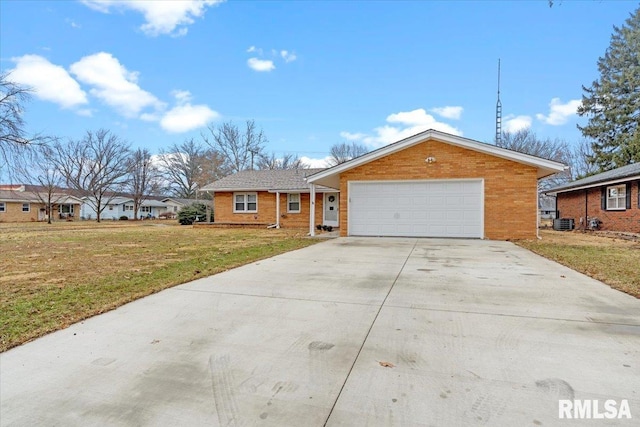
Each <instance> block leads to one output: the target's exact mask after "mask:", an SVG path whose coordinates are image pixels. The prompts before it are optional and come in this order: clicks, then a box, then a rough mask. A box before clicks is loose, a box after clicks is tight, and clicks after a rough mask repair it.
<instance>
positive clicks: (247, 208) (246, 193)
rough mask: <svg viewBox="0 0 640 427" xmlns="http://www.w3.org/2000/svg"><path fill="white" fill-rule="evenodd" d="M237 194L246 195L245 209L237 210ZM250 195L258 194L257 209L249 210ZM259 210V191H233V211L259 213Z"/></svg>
mask: <svg viewBox="0 0 640 427" xmlns="http://www.w3.org/2000/svg"><path fill="white" fill-rule="evenodd" d="M236 195H238V196H239V195H243V196H244V202H243V203H244V207H245V210H241V211H239V210H236ZM249 195H253V196H256V209H255V210H249ZM257 212H258V193H256V192H255V191H236V192H234V193H233V213H257Z"/></svg>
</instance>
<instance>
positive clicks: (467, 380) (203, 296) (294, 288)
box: [0, 238, 640, 426]
mask: <svg viewBox="0 0 640 427" xmlns="http://www.w3.org/2000/svg"><path fill="white" fill-rule="evenodd" d="M612 268H615V266H612ZM383 365H387V366H383ZM559 399H598V400H599V401H601V402H604V400H607V399H614V400H616V401H617V403H618V405H620V402H621V401H622V400H623V399H626V400H627V401H628V404H629V406H630V410H631V413H632V416H633V419H632V420H628V419H620V420H617V419H616V420H592V421H589V425H599V424H600V423H602V422H604V421H606V422H607V423H608V424H607V425H625V426H626V425H633V424H634V423H637V422H638V420H640V300H637V299H635V298H633V297H630V296H628V295H625V294H622V293H620V292H617V291H614V290H611V289H610V288H609V287H607V286H605V285H603V284H601V283H599V282H597V281H595V280H592V279H590V278H588V277H585V276H583V275H581V274H578V273H576V272H573V271H572V270H569V269H567V268H565V267H562V266H560V265H558V264H555V263H553V262H550V261H547V260H545V259H543V258H541V257H538V256H536V255H534V254H532V253H530V252H528V251H526V250H524V249H521V248H519V247H516V246H514V245H513V244H511V243H508V242H495V241H480V240H440V239H375V238H341V239H335V240H330V241H326V242H322V243H319V244H317V245H315V246H312V247H309V248H306V249H301V250H298V251H294V252H290V253H287V254H284V255H280V256H277V257H275V258H271V259H267V260H264V261H260V262H257V263H254V264H251V265H247V266H245V267H241V268H237V269H235V270H231V271H228V272H226V273H222V274H218V275H216V276H212V277H209V278H206V279H202V280H198V281H195V282H191V283H187V284H185V285H182V286H177V287H175V288H172V289H169V290H166V291H164V292H161V293H159V294H156V295H152V296H150V297H147V298H144V299H142V300H139V301H136V302H133V303H131V304H127V305H126V306H123V307H121V308H119V309H117V310H115V311H112V312H109V313H106V314H103V315H100V316H97V317H94V318H92V319H89V320H87V321H85V322H81V323H79V324H76V325H74V326H72V327H70V328H68V329H65V330H62V331H59V332H56V333H53V334H50V335H48V336H46V337H43V338H41V339H38V340H36V341H34V342H31V343H28V344H26V345H23V346H21V347H19V348H15V349H13V350H10V351H8V352H6V353H4V354H2V355H0V403H1V407H0V424H1V425H2V426H10V425H25V426H27V425H28V426H32V425H48V426H74V425H77V426H89V425H96V426H98V425H99V426H107V425H108V426H141V425H158V426H164V425H166V426H198V425H224V426H227V425H230V426H236V425H237V426H246V425H254V424H258V425H271V426H323V425H329V426H338V425H345V426H350V425H371V426H376V425H382V426H383V425H388V426H392V425H393V426H396V425H407V426H418V425H425V426H426V425H441V426H456V425H487V426H503V425H504V426H516V425H518V426H526V425H532V426H535V425H556V424H559V423H560V421H562V425H583V424H584V423H585V421H584V420H577V421H576V420H573V421H571V420H559V419H558V400H559ZM635 425H637V424H635Z"/></svg>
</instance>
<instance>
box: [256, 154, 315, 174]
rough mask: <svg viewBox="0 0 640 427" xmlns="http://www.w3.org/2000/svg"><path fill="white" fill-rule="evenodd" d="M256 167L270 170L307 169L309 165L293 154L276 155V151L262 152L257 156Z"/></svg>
mask: <svg viewBox="0 0 640 427" xmlns="http://www.w3.org/2000/svg"><path fill="white" fill-rule="evenodd" d="M257 168H258V169H271V170H283V169H308V168H309V165H308V164H306V163H304V162H303V161H302V160H301V159H300V158H299V157H298V156H295V155H293V154H285V155H283V156H281V157H278V156H276V153H271V154H263V155H261V156H260V158H258V163H257Z"/></svg>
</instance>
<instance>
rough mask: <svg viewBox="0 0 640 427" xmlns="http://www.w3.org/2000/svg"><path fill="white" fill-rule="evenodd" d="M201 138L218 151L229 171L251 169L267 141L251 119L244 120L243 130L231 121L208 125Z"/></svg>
mask: <svg viewBox="0 0 640 427" xmlns="http://www.w3.org/2000/svg"><path fill="white" fill-rule="evenodd" d="M202 139H203V140H204V142H205V143H206V144H207V145H209V146H210V147H211V149H212V150H214V151H216V152H218V153H220V156H221V157H222V159H223V160H224V162H225V166H226V168H227V169H228V170H229V172H231V173H237V172H240V171H243V170H247V169H253V168H254V165H255V163H256V162H257V161H258V159H259V158H260V156H261V155H262V154H263V151H264V145H265V144H266V143H267V142H268V141H267V137H266V136H265V135H264V132H262V129H258V128H257V127H256V123H255V122H254V121H253V120H247V121H246V124H245V128H244V131H241V130H240V128H238V126H236V125H235V124H234V123H233V122H226V123H223V124H222V125H221V126H219V127H215V126H213V125H209V133H208V134H202Z"/></svg>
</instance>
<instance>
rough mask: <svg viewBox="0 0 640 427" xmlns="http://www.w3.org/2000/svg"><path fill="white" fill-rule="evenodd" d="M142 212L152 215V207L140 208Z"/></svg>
mask: <svg viewBox="0 0 640 427" xmlns="http://www.w3.org/2000/svg"><path fill="white" fill-rule="evenodd" d="M140 211H141V212H142V213H151V206H140Z"/></svg>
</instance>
